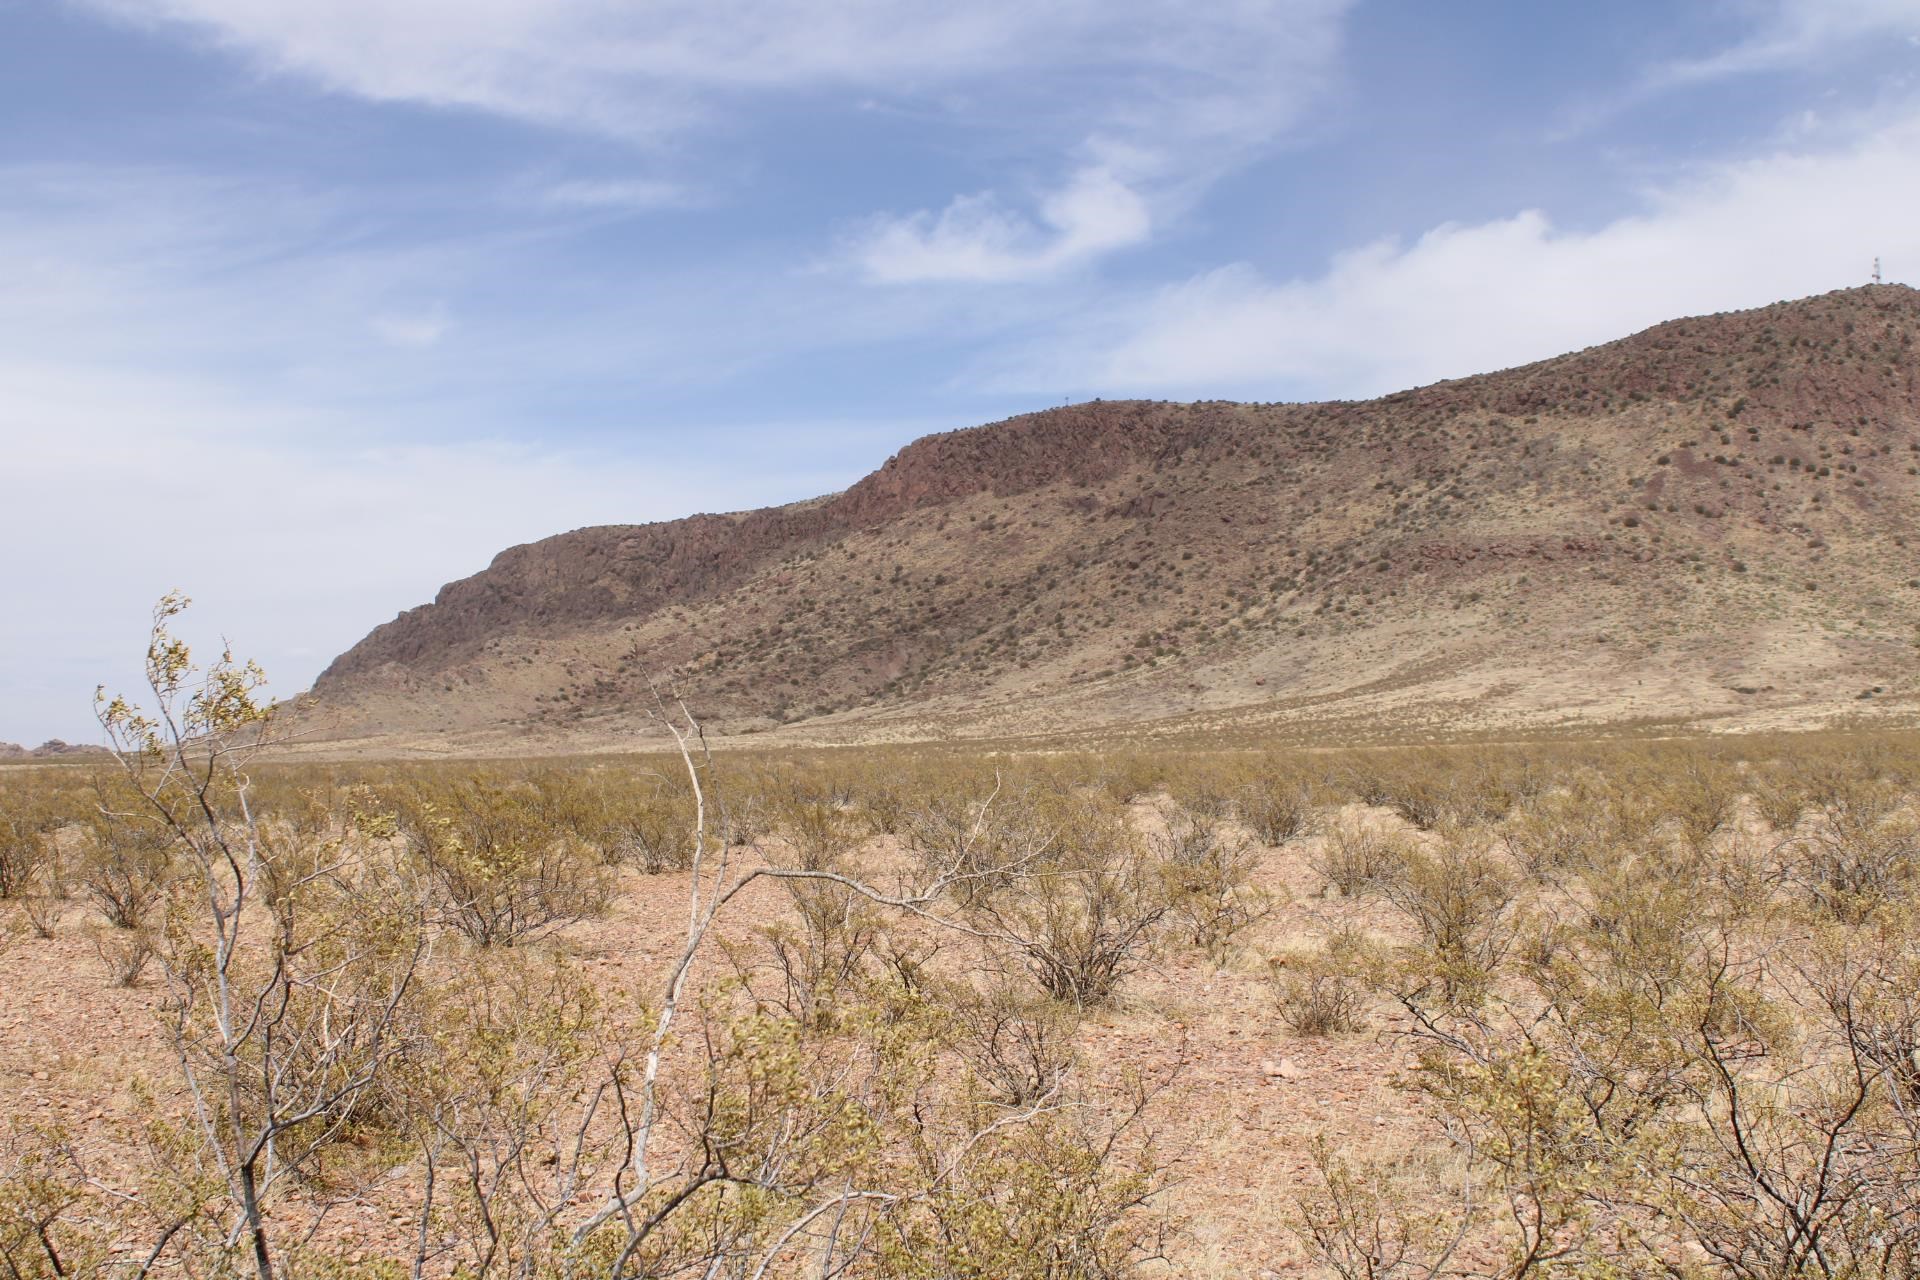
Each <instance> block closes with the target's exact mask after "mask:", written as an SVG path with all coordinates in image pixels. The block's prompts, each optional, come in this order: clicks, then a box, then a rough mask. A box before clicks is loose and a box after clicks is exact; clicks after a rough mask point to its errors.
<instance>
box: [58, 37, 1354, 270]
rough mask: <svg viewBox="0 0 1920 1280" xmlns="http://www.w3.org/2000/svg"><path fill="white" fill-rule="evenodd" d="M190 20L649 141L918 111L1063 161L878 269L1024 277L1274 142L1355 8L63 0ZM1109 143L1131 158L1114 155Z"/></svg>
mask: <svg viewBox="0 0 1920 1280" xmlns="http://www.w3.org/2000/svg"><path fill="white" fill-rule="evenodd" d="M70 2H71V3H78V4H85V5H87V6H89V7H91V8H93V9H95V10H97V11H103V12H107V13H110V14H113V15H116V16H118V17H119V18H121V19H123V20H126V21H130V22H137V23H141V24H145V25H148V26H152V27H155V28H158V29H166V30H180V31H188V32H195V33H198V34H199V35H200V36H201V37H202V38H204V39H206V40H208V41H210V42H212V43H213V44H215V45H216V46H218V47H221V48H224V49H228V50H230V51H232V52H233V53H234V54H236V55H237V56H239V57H242V58H244V59H246V60H248V61H249V62H251V63H252V64H254V65H255V66H257V67H259V68H261V69H263V70H264V71H266V72H268V73H270V74H281V75H291V76H296V77H299V78H302V79H304V80H307V81H309V82H311V83H315V84H318V85H320V86H323V87H324V88H326V89H328V90H331V91H335V92H340V93H347V94H352V95H356V96H359V97H363V98H369V99H374V100H378V101H388V102H409V103H417V104H425V105H429V106H436V107H448V108H464V109H471V110H477V111H483V112H488V113H493V114H498V115H503V116H509V117H513V118H516V119H523V120H530V121H535V122H538V123H542V124H546V125H553V126H558V127H563V128H568V129H577V130H588V131H593V132H598V133H604V134H609V135H612V136H615V137H618V138H622V139H627V140H630V141H635V142H642V143H665V142H667V141H669V140H673V139H677V138H679V137H680V136H682V135H684V134H685V133H686V132H687V131H688V130H689V129H692V128H695V127H697V126H698V125H700V124H701V123H702V122H707V121H711V120H713V119H714V118H715V117H717V116H723V115H726V114H727V113H729V112H735V111H746V110H750V109H754V108H764V107H765V106H766V104H767V102H768V100H769V99H772V98H778V97H780V96H782V95H784V96H786V97H789V98H794V99H798V98H799V97H800V96H802V95H806V96H809V97H810V98H812V99H814V100H819V99H821V98H826V99H839V100H841V101H842V102H843V104H844V105H845V106H847V107H849V108H856V107H860V106H862V105H870V104H875V103H879V104H885V103H888V102H911V103H914V104H917V105H918V106H919V107H920V108H921V109H922V110H923V111H924V112H926V113H927V114H928V115H930V116H931V117H932V118H936V119H937V118H955V119H960V118H964V120H965V121H966V123H967V125H968V127H969V128H970V129H972V130H974V131H975V132H977V133H979V134H982V135H992V136H994V137H996V138H997V139H998V141H997V142H996V143H995V144H994V145H995V147H996V148H997V149H999V150H1000V151H1002V152H1003V153H1004V151H1005V150H1006V148H1007V147H1008V145H1009V143H1010V141H1011V140H1012V139H1015V138H1018V139H1020V142H1019V143H1018V145H1019V146H1020V147H1021V148H1022V149H1023V150H1024V151H1026V152H1027V153H1028V154H1029V155H1030V156H1031V157H1033V159H1034V166H1033V167H1035V168H1036V169H1038V170H1040V171H1050V172H1054V173H1059V174H1063V175H1064V176H1063V177H1062V178H1060V179H1059V180H1058V181H1057V183H1056V185H1055V188H1054V189H1053V190H1051V191H1050V192H1045V193H1043V194H1042V195H1040V197H1039V198H1038V199H1037V200H1036V201H1035V202H1034V204H1033V206H1032V207H1031V211H1030V212H1029V211H1023V210H1022V209H1020V208H1019V202H1018V201H1017V200H1011V199H1009V197H1008V196H1007V195H1005V194H1003V193H999V192H994V191H988V192H985V193H982V194H971V195H960V196H958V197H956V198H955V199H954V200H953V201H952V203H951V204H950V205H949V206H948V207H946V208H945V209H943V210H941V211H940V212H938V213H936V212H933V211H930V210H929V211H924V212H921V213H916V214H909V215H907V216H904V217H902V216H898V215H892V216H881V217H879V218H877V219H875V220H874V222H873V224H872V226H870V227H869V228H868V229H867V239H868V240H869V241H870V243H869V244H868V245H867V246H866V247H865V248H863V249H862V250H861V251H859V252H858V253H856V255H855V257H856V260H857V261H858V262H859V263H860V264H861V267H862V270H863V272H864V274H865V275H866V276H867V277H868V278H869V279H873V280H877V281H885V282H889V283H900V282H905V281H955V280H966V281H1000V280H1009V279H1023V278H1030V277H1032V276H1034V275H1044V274H1048V273H1051V272H1054V271H1056V270H1058V269H1060V268H1062V267H1064V266H1067V265H1071V264H1075V263H1079V262H1084V261H1088V260H1091V259H1093V258H1096V257H1098V256H1099V255H1101V254H1103V253H1105V252H1109V251H1111V250H1114V249H1117V248H1123V247H1128V246H1131V245H1134V244H1137V243H1139V242H1140V241H1142V240H1143V239H1144V238H1145V237H1146V236H1147V235H1148V234H1149V233H1150V232H1151V231H1153V230H1155V229H1156V222H1157V221H1158V220H1159V219H1156V218H1155V217H1150V216H1149V214H1148V211H1147V210H1148V206H1149V205H1150V204H1151V205H1153V206H1154V207H1155V208H1156V209H1157V211H1158V212H1159V214H1161V215H1162V216H1163V217H1164V215H1166V214H1168V213H1169V212H1172V211H1175V210H1177V208H1178V207H1179V206H1180V205H1181V204H1182V203H1183V202H1184V201H1185V200H1186V199H1189V198H1190V197H1191V196H1192V194H1193V193H1194V192H1196V191H1197V190H1200V189H1202V188H1204V187H1205V186H1206V185H1207V184H1208V183H1209V182H1211V181H1212V180H1213V179H1214V178H1216V177H1217V176H1218V175H1219V174H1220V173H1222V172H1225V171H1227V170H1229V169H1231V168H1232V167H1233V166H1235V165H1236V164H1238V163H1240V162H1241V161H1242V160H1244V159H1245V157H1246V156H1247V155H1248V154H1250V153H1252V152H1253V151H1255V150H1257V149H1258V148H1259V147H1261V146H1263V145H1265V144H1266V143H1268V142H1270V141H1271V140H1272V139H1273V138H1275V137H1276V136H1278V135H1280V134H1283V133H1284V132H1285V131H1286V130H1287V129H1288V128H1289V127H1290V126H1291V125H1292V124H1293V123H1294V122H1295V121H1296V119H1297V118H1298V116H1299V113H1300V111H1301V110H1302V109H1303V108H1304V107H1305V105H1306V104H1308V103H1310V102H1311V101H1313V100H1314V99H1315V97H1316V96H1317V95H1318V94H1319V93H1320V92H1321V91H1322V90H1324V88H1325V87H1326V85H1327V83H1328V82H1329V80H1330V79H1331V77H1332V76H1333V75H1334V68H1335V63H1336V59H1337V54H1338V51H1339V46H1340V38H1341V30H1342V19H1343V18H1344V16H1345V14H1346V11H1347V10H1348V9H1349V8H1350V7H1351V5H1352V3H1353V2H1354V0H1230V2H1228V3H1223V4H1209V5H1200V6H1194V5H1191V4H1183V3H1178V2H1177V0H1058V2H1056V3H1048V4H1030V3H1026V2H1025V0H978V2H976V3H970V4H964V5H953V4H946V3H937V2H936V0H847V2H842V3H835V4H830V5H820V4H816V3H809V2H807V0H729V2H728V3H723V4H713V3H707V2H703V0H662V2H660V3H650V4H647V5H620V4H607V3H605V2H604V0H409V3H406V4H393V3H388V2H387V0H327V2H325V3H320V2H318V0H300V2H297V3H292V4H287V3H265V2H263V0H70ZM1117 156H1124V157H1126V158H1127V163H1126V164H1125V165H1120V164H1117V163H1115V162H1114V161H1113V159H1112V157H1117ZM685 194H686V193H685V191H684V189H683V188H681V187H679V186H678V185H677V184H674V183H665V182H657V181H654V180H650V179H645V180H610V181H603V180H582V181H571V182H566V183H562V184H559V185H557V186H555V187H554V188H552V189H551V190H550V191H549V192H548V198H549V200H550V201H552V202H553V203H555V204H560V205H570V206H573V207H580V208H603V209H614V208H617V209H627V210H649V209H657V208H664V207H669V206H672V205H676V204H680V203H684V202H685Z"/></svg>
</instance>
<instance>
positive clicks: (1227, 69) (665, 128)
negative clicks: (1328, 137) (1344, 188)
mask: <svg viewBox="0 0 1920 1280" xmlns="http://www.w3.org/2000/svg"><path fill="white" fill-rule="evenodd" d="M71 2H72V3H77V4H84V5H86V6H87V7H90V8H93V9H95V10H98V11H103V12H106V13H110V14H113V15H116V16H118V17H120V18H122V19H124V20H127V21H131V22H138V23H143V24H150V25H155V26H170V27H180V28H185V29H188V30H192V31H197V32H199V33H201V34H202V35H203V36H205V37H206V38H208V39H210V40H212V41H213V42H215V43H217V44H219V45H220V46H222V47H225V48H228V49H230V50H233V51H234V52H236V53H238V54H240V55H242V56H244V57H246V58H248V59H250V60H251V61H253V62H254V63H256V64H257V65H259V66H261V67H263V68H265V69H267V70H269V71H271V72H274V73H286V74H292V75H297V76H301V77H304V78H306V79H308V80H310V81H312V82H314V83H317V84H319V85H321V86H323V87H325V88H327V89H330V90H334V91H338V92H343V93H351V94H355V95H357V96H361V97H365V98H371V99H376V100H381V101H410V102H420V103H426V104H430V105H436V106H450V107H466V108H475V109H479V110H484V111H490V112H496V113H500V114H505V115H511V116H515V117H519V118H524V119H530V120H537V121H542V122H546V123H552V124H560V125H567V126H575V127H585V128H591V129H599V130H607V131H612V132H615V133H619V134H623V135H628V136H635V137H644V136H662V135H665V134H669V133H671V132H673V131H675V130H677V129H679V128H682V127H684V126H685V125H686V124H687V123H688V122H689V121H690V120H691V119H693V118H695V117H697V116H698V115H699V114H701V113H702V112H703V111H704V110H706V109H709V108H711V107H712V106H714V105H715V104H716V103H718V102H720V101H722V100H724V99H727V98H732V97H737V96H740V95H747V94H757V93H768V92H785V91H814V90H827V91H840V92H846V93H848V94H850V95H854V96H856V97H861V96H867V95H870V94H882V95H889V94H899V95H906V96H910V97H916V98H925V99H929V100H931V99H936V98H939V97H941V96H942V95H950V94H952V93H954V92H956V91H959V92H962V93H964V92H965V91H966V90H968V89H969V88H977V87H979V86H981V85H984V84H989V83H990V84H992V85H994V86H995V87H996V94H995V95H994V96H995V97H1004V98H1008V99H1011V101H1010V102H1009V106H1010V107H1012V108H1013V109H1014V110H1015V111H1019V110H1020V109H1021V108H1022V104H1030V103H1031V102H1033V101H1034V100H1035V99H1037V98H1043V97H1046V98H1053V99H1054V100H1055V101H1056V102H1059V103H1081V104H1085V105H1086V106H1087V107H1089V108H1090V109H1091V111H1092V112H1093V113H1094V114H1095V115H1096V116H1098V117H1099V118H1100V119H1102V120H1109V119H1134V120H1136V121H1138V122H1140V123H1145V122H1146V121H1147V120H1148V119H1150V118H1162V119H1164V118H1166V117H1169V116H1179V115H1187V116H1192V117H1195V118H1198V117H1202V116H1209V115H1211V116H1216V117H1218V116H1220V115H1222V113H1226V114H1233V115H1245V114H1248V113H1252V114H1255V115H1257V114H1258V112H1259V111H1260V109H1261V107H1262V106H1263V105H1265V104H1268V103H1270V102H1271V100H1272V96H1273V92H1274V88H1275V86H1274V85H1272V84H1270V83H1263V81H1264V80H1265V79H1266V78H1267V77H1268V76H1269V75H1270V74H1278V75H1281V76H1282V77H1283V78H1288V77H1287V73H1289V72H1291V73H1292V74H1291V77H1290V78H1291V79H1293V80H1295V81H1297V80H1298V79H1299V78H1301V77H1302V76H1303V75H1304V74H1305V73H1306V71H1308V70H1309V69H1311V68H1315V67H1318V66H1320V65H1322V64H1323V63H1324V61H1325V58H1326V56H1327V52H1328V50H1329V49H1330V48H1331V46H1332V45H1333V43H1334V42H1335V41H1336V40H1337V22H1338V17H1339V15H1340V13H1341V12H1342V10H1344V9H1345V8H1346V7H1347V4H1348V3H1350V0H1222V2H1221V3H1215V4H1208V5H1201V6H1193V5H1187V4H1181V3H1178V2H1177V0H1053V2H1052V3H1047V4H1031V3H1028V2H1027V0H975V2H974V3H969V4H959V5H956V4H949V3H939V2H937V0H835V3H832V4H818V3H813V2H812V0H652V2H650V3H647V4H633V3H622V2H620V0H406V2H405V3H394V2H393V0H71ZM1236 92H1238V93H1239V94H1240V95H1241V104H1240V105H1239V106H1238V107H1236V106H1234V105H1233V98H1234V95H1235V93H1236ZM990 100H991V99H987V100H983V101H982V102H977V103H971V104H970V105H971V106H973V107H979V108H984V106H985V105H986V104H987V102H988V101H990ZM1221 123H1222V122H1221V121H1220V120H1219V119H1215V120H1213V121H1212V122H1210V123H1208V124H1207V125H1206V127H1207V128H1209V129H1210V130H1212V131H1216V132H1217V131H1218V130H1219V128H1220V127H1221ZM1083 127H1084V121H1083ZM1156 127H1157V126H1156Z"/></svg>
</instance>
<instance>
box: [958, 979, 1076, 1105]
mask: <svg viewBox="0 0 1920 1280" xmlns="http://www.w3.org/2000/svg"><path fill="white" fill-rule="evenodd" d="M939 994H940V1007H942V1008H943V1009H944V1010H945V1011H946V1016H947V1018H948V1020H949V1030H948V1032H947V1035H948V1037H949V1038H950V1040H951V1042H952V1044H953V1046H954V1049H955V1051H956V1052H957V1053H958V1054H959V1055H960V1057H961V1059H962V1060H963V1061H964V1062H965V1063H966V1064H967V1067H968V1068H969V1070H971V1071H972V1073H973V1075H974V1077H975V1078H976V1079H977V1080H978V1081H979V1083H980V1086H981V1088H982V1090H983V1091H984V1093H985V1094H986V1096H987V1097H988V1098H989V1099H991V1100H992V1101H993V1102H994V1103H996V1104H998V1105H1000V1106H1005V1107H1025V1106H1030V1105H1032V1104H1033V1103H1035V1102H1038V1101H1039V1100H1040V1099H1042V1098H1044V1097H1047V1096H1048V1095H1050V1094H1052V1093H1053V1092H1054V1091H1055V1090H1057V1089H1058V1088H1059V1087H1060V1084H1061V1082H1062V1081H1063V1080H1065V1079H1066V1076H1067V1073H1068V1072H1069V1071H1071V1070H1072V1069H1073V1066H1074V1063H1075V1061H1076V1059H1077V1051H1076V1049H1075V1047H1074V1032H1075V1030H1076V1029H1077V1026H1078V1019H1077V1018H1075V1016H1074V1013H1073V1010H1072V1008H1071V1007H1070V1006H1068V1005H1065V1004H1062V1003H1061V1002H1060V1001H1058V1000H1053V999H1049V998H1046V997H1036V996H1034V995H1033V994H1031V993H1030V992H1026V991H1023V990H1021V989H1020V988H1019V987H1018V986H1016V985H1014V984H1013V983H1009V982H1004V981H997V982H990V983H989V984H988V985H987V986H986V987H985V988H984V989H976V988H974V987H973V986H971V985H968V984H963V983H955V984H950V985H947V986H945V987H943V988H942V989H941V991H940V993H939Z"/></svg>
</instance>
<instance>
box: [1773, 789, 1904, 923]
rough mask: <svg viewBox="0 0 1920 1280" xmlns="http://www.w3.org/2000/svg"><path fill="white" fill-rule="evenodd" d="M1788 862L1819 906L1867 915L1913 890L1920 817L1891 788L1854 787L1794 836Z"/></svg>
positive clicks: (1849, 915) (1838, 913)
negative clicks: (1804, 829) (1806, 828)
mask: <svg viewBox="0 0 1920 1280" xmlns="http://www.w3.org/2000/svg"><path fill="white" fill-rule="evenodd" d="M1787 865H1788V874H1789V875H1790V876H1791V877H1792V878H1793V879H1794V881H1795V882H1796V883H1798V884H1799V885H1800V886H1801V888H1802V889H1803V890H1804V891H1805V892H1806V893H1807V895H1808V896H1809V898H1810V899H1811V900H1812V901H1813V903H1814V904H1815V905H1816V906H1817V907H1819V909H1820V910H1822V911H1825V912H1827V913H1829V914H1831V915H1833V916H1835V917H1836V918H1839V919H1842V920H1853V921H1859V920H1864V919H1866V918H1868V917H1869V916H1870V915H1871V914H1872V913H1873V911H1874V910H1875V908H1876V907H1878V906H1879V905H1880V904H1882V903H1884V902H1888V901H1890V900H1893V899H1896V898H1899V897H1904V896H1905V895H1906V894H1907V893H1908V892H1909V891H1910V889H1911V886H1912V882H1913V879H1914V876H1915V873H1916V871H1917V870H1920V821H1916V819H1915V817H1914V814H1913V811H1912V809H1911V808H1909V807H1907V806H1906V803H1905V797H1904V796H1903V795H1902V794H1901V793H1900V792H1898V791H1896V790H1894V789H1893V788H1891V787H1861V788H1855V789H1852V790H1850V791H1849V792H1847V793H1846V794H1844V795H1841V796H1837V797H1836V798H1835V799H1833V800H1832V801H1831V802H1829V803H1828V804H1827V805H1825V806H1824V807H1823V809H1822V811H1821V813H1820V815H1819V818H1818V821H1817V822H1815V823H1814V824H1813V825H1812V828H1811V829H1810V830H1808V831H1807V832H1805V833H1804V834H1802V835H1800V836H1798V837H1796V838H1795V839H1794V840H1793V842H1792V843H1791V844H1790V845H1789V846H1788V857H1787Z"/></svg>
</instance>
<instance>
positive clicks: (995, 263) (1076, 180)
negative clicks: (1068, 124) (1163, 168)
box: [850, 168, 1152, 284]
mask: <svg viewBox="0 0 1920 1280" xmlns="http://www.w3.org/2000/svg"><path fill="white" fill-rule="evenodd" d="M1151 229H1152V218H1151V215H1150V214H1149V213H1148V211H1147V206H1146V202H1145V201H1144V200H1142V199H1141V198H1140V196H1139V195H1137V194H1136V193H1135V192H1134V191H1132V190H1131V189H1129V188H1128V187H1127V186H1126V185H1125V184H1123V183H1122V182H1120V181H1119V179H1117V178H1116V177H1114V175H1113V174H1112V173H1111V172H1109V171H1108V170H1106V169H1101V168H1091V169H1083V170H1082V171H1080V172H1079V173H1077V174H1075V175H1074V177H1073V180H1072V181H1071V182H1069V183H1068V184H1067V186H1066V187H1064V188H1062V189H1061V190H1059V191H1056V192H1053V193H1051V194H1049V195H1047V196H1046V197H1045V198H1044V199H1043V200H1041V202H1040V207H1039V216H1038V221H1037V224H1036V222H1035V221H1034V220H1032V219H1028V218H1026V217H1023V216H1022V215H1020V214H1018V213H1015V212H1012V211H1010V210H1008V209H1006V208H1004V207H1003V206H1002V205H1001V204H1000V203H999V201H998V200H996V199H995V198H994V197H993V196H992V195H990V194H988V195H974V196H962V197H960V198H958V199H956V200H955V201H954V202H953V203H952V204H950V205H948V206H947V207H946V208H945V209H944V210H942V211H941V212H940V213H939V214H938V215H935V214H933V213H931V212H921V213H916V214H912V215H910V216H907V217H903V218H888V217H882V218H878V219H875V220H874V222H873V224H872V225H871V226H870V227H869V228H868V229H867V230H866V232H865V233H864V234H863V235H861V236H860V237H858V238H857V239H856V241H855V243H854V244H853V245H852V246H851V250H850V251H851V254H852V256H853V258H854V260H855V262H856V263H857V264H858V266H859V267H860V269H861V271H862V272H864V273H865V275H866V276H867V277H868V278H869V279H872V280H876V281H880V282H883V283H887V284H902V283H912V282H919V281H936V280H958V281H1008V280H1026V279H1031V278H1034V277H1038V276H1046V275H1051V274H1053V273H1055V272H1058V271H1060V270H1062V269H1064V268H1067V267H1071V266H1074V265H1077V264H1079V263H1082V262H1085V261H1087V260H1089V259H1091V258H1094V257H1096V256H1098V255H1100V254H1103V253H1107V252H1110V251H1112V250H1115V249H1124V248H1128V247H1130V246H1132V245H1136V244H1139V243H1140V242H1142V241H1143V240H1145V239H1146V238H1147V234H1148V232H1149V231H1150V230H1151Z"/></svg>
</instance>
